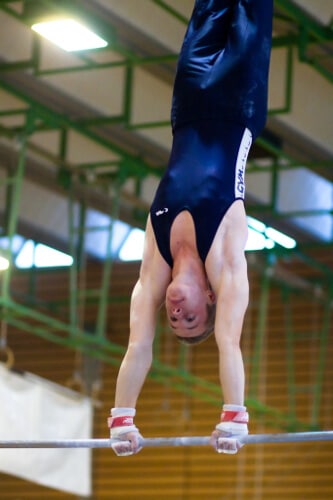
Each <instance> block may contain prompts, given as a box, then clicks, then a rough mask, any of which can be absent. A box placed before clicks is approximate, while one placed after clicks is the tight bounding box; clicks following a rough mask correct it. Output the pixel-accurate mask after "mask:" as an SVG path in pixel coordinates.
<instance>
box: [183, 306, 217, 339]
mask: <svg viewBox="0 0 333 500" xmlns="http://www.w3.org/2000/svg"><path fill="white" fill-rule="evenodd" d="M206 307H207V321H206V329H205V330H204V331H203V332H202V333H200V334H199V335H196V336H195V337H182V336H181V335H176V337H177V340H179V342H181V343H182V344H186V345H193V344H200V343H201V342H203V341H204V340H206V339H207V338H208V337H209V336H210V335H211V334H212V333H213V332H214V325H215V314H216V304H207V306H206Z"/></svg>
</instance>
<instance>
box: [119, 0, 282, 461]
mask: <svg viewBox="0 0 333 500" xmlns="http://www.w3.org/2000/svg"><path fill="white" fill-rule="evenodd" d="M272 9H273V0H196V2H195V7H194V10H193V13H192V17H191V19H190V22H189V26H188V29H187V32H186V35H185V39H184V42H183V46H182V49H181V53H180V56H179V61H178V67H177V73H176V79H175V85H174V94H173V101H172V111H171V122H172V130H173V144H172V151H171V155H170V160H169V164H168V168H167V170H166V172H165V174H164V177H163V178H162V180H161V183H160V185H159V187H158V189H157V192H156V195H155V199H154V201H153V203H152V206H151V209H150V214H149V217H148V221H147V226H146V238H145V248H144V255H143V260H142V265H141V270H140V276H139V279H138V281H137V283H136V285H135V287H134V290H133V293H132V298H131V308H130V337H129V344H128V348H127V352H126V355H125V357H124V359H123V362H122V365H121V367H120V371H119V374H118V379H117V386H116V397H115V407H114V408H112V410H111V417H110V418H109V427H110V431H111V437H112V438H119V440H120V441H119V443H117V444H116V445H114V450H115V452H116V453H117V454H119V455H128V454H132V453H136V452H138V451H139V450H140V439H141V435H140V433H139V430H138V428H137V427H136V426H135V424H134V416H135V406H136V402H137V398H138V396H139V393H140V391H141V388H142V386H143V383H144V380H145V378H146V376H147V373H148V370H149V369H150V366H151V362H152V345H153V340H154V335H155V327H156V321H157V315H158V311H159V309H160V307H161V306H162V304H163V303H165V305H166V311H167V316H168V320H169V323H170V326H171V329H172V331H173V332H174V334H175V335H176V336H177V338H178V339H179V340H180V341H182V342H184V343H188V344H195V343H199V342H200V341H203V340H204V339H206V338H207V337H208V335H209V334H210V333H211V332H213V331H214V333H215V338H216V343H217V347H218V352H219V376H220V382H221V389H222V396H223V401H224V405H223V410H222V415H221V421H220V422H219V423H218V424H217V425H216V428H215V429H214V430H213V433H212V438H211V442H212V445H213V447H214V448H215V449H216V450H217V451H219V452H224V453H236V452H237V450H238V449H239V447H240V443H239V442H238V441H237V436H239V435H242V434H243V435H244V434H247V433H248V426H247V424H248V413H247V411H246V408H245V407H244V386H245V381H244V367H243V359H242V354H241V350H240V345H239V343H240V337H241V331H242V326H243V319H244V314H245V311H246V308H247V305H248V278H247V266H246V260H245V256H244V247H245V244H246V239H247V222H246V214H245V210H244V194H245V184H244V170H245V165H246V160H247V155H248V152H249V149H250V147H251V143H252V141H253V140H254V139H255V138H256V137H257V136H258V134H259V133H260V132H261V131H262V129H263V127H264V125H265V121H266V114H267V86H268V71H269V59H270V49H271V35H272Z"/></svg>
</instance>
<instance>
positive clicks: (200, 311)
mask: <svg viewBox="0 0 333 500" xmlns="http://www.w3.org/2000/svg"><path fill="white" fill-rule="evenodd" d="M208 301H209V296H208V294H207V290H205V289H203V288H200V287H199V286H198V285H196V284H191V285H188V284H175V283H174V282H172V283H170V285H169V286H168V289H167V292H166V301H165V307H166V311H167V316H168V320H169V324H170V326H171V328H172V330H173V331H174V333H175V334H176V335H178V336H181V337H195V336H197V335H201V333H202V332H203V331H204V330H205V328H206V321H207V303H208Z"/></svg>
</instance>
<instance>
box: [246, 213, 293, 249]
mask: <svg viewBox="0 0 333 500" xmlns="http://www.w3.org/2000/svg"><path fill="white" fill-rule="evenodd" d="M247 222H248V229H249V236H248V240H247V244H246V248H245V250H263V249H264V248H267V249H272V248H274V247H275V244H276V243H277V244H278V245H280V246H282V247H284V248H289V249H291V248H295V247H296V244H297V243H296V241H295V240H294V239H293V238H291V237H290V236H287V235H286V234H284V233H281V232H280V231H278V230H277V229H274V228H272V227H267V226H266V225H265V224H264V223H263V222H261V221H259V220H257V219H254V218H253V217H250V216H248V217H247Z"/></svg>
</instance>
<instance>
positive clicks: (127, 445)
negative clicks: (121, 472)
mask: <svg viewBox="0 0 333 500" xmlns="http://www.w3.org/2000/svg"><path fill="white" fill-rule="evenodd" d="M135 413H136V412H135V408H112V409H111V417H109V418H108V427H109V429H110V438H111V440H112V442H111V447H112V449H113V451H114V452H115V454H116V455H118V456H120V457H126V456H128V455H134V453H138V452H139V451H140V450H141V449H142V446H141V442H142V436H141V434H140V432H139V429H138V428H137V427H136V425H134V416H135Z"/></svg>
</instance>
